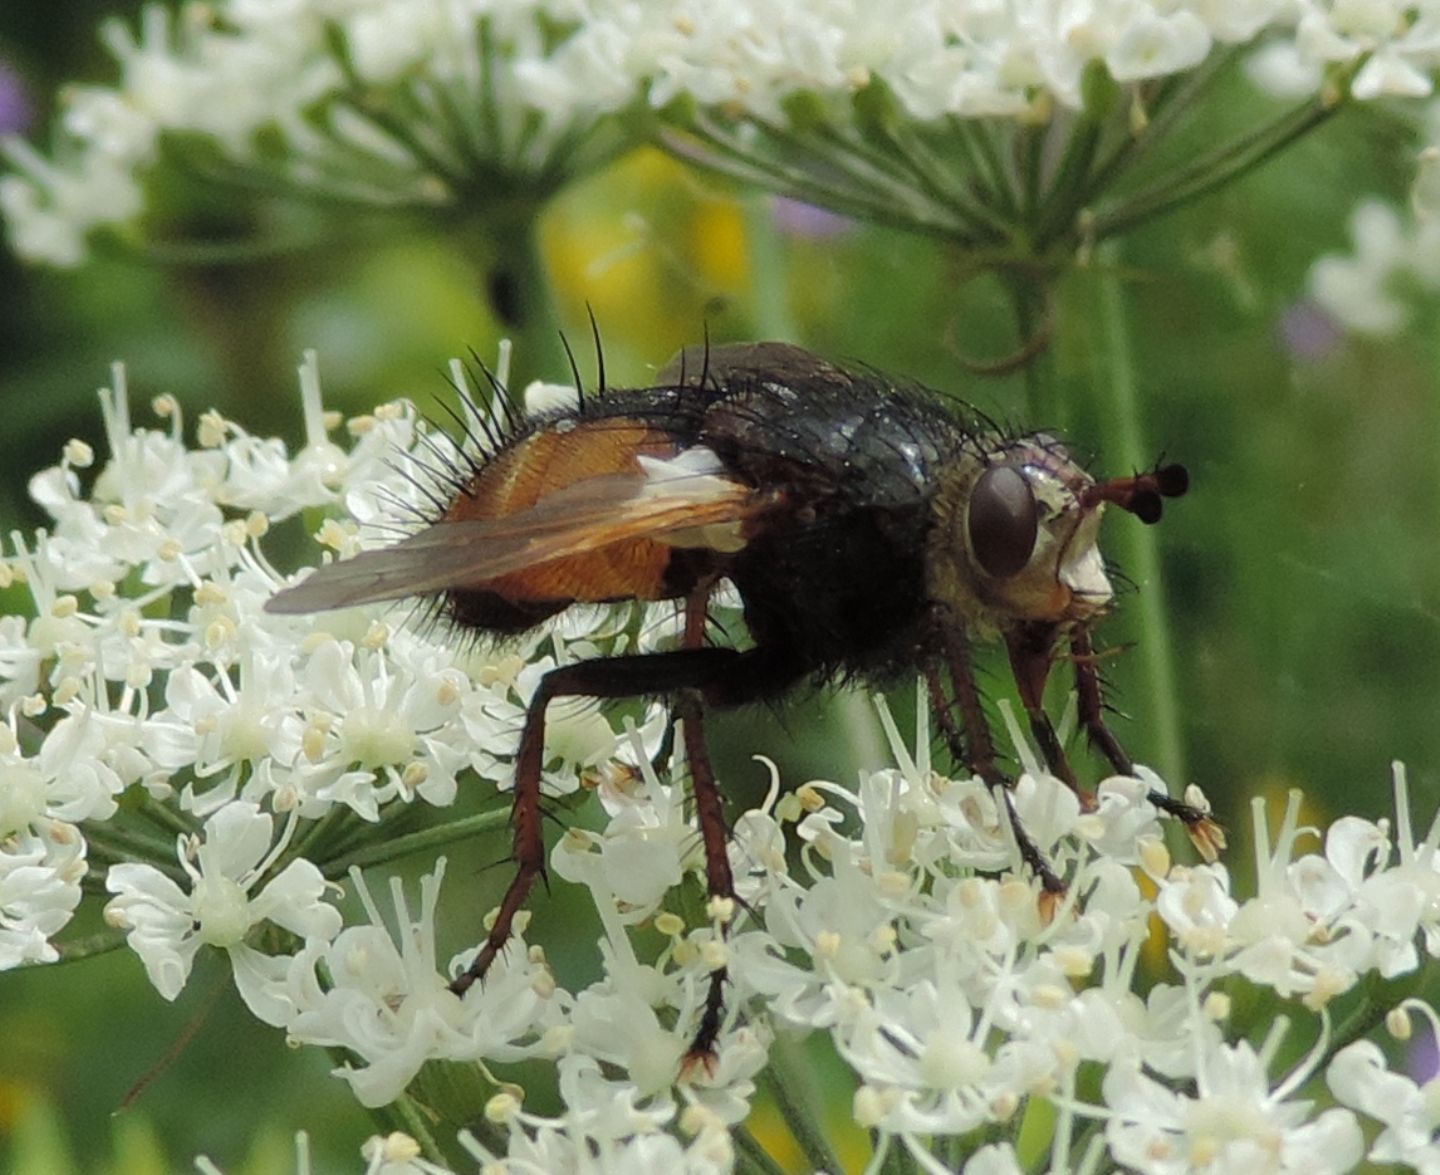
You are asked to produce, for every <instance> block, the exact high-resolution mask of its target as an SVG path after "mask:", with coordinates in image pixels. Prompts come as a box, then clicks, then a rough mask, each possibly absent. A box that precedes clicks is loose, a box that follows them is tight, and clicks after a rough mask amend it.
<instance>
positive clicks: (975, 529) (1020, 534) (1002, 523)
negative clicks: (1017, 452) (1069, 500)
mask: <svg viewBox="0 0 1440 1175" xmlns="http://www.w3.org/2000/svg"><path fill="white" fill-rule="evenodd" d="M966 526H967V527H968V528H969V531H970V550H971V551H972V552H974V554H975V561H976V562H977V563H979V564H980V568H981V570H982V571H984V572H985V574H986V575H991V576H994V577H995V578H996V579H1008V578H1009V577H1010V576H1012V575H1014V574H1016V572H1018V571H1021V570H1022V569H1023V568H1024V567H1025V564H1027V563H1028V562H1029V561H1030V553H1031V552H1032V551H1033V550H1034V549H1035V535H1036V532H1037V531H1038V530H1039V526H1040V523H1039V517H1038V511H1037V510H1036V507H1035V495H1034V494H1032V493H1031V492H1030V483H1029V482H1028V481H1026V480H1025V476H1024V474H1022V473H1020V471H1019V470H1017V469H1016V468H1015V467H1014V466H1012V465H996V466H992V467H991V468H990V469H987V470H986V471H985V472H984V473H982V474H981V475H980V479H979V480H978V481H977V482H976V483H975V488H974V489H972V490H971V491H970V509H969V511H968V512H967V516H966Z"/></svg>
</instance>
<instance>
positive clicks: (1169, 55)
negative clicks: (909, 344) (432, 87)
mask: <svg viewBox="0 0 1440 1175" xmlns="http://www.w3.org/2000/svg"><path fill="white" fill-rule="evenodd" d="M1437 26H1440V5H1437V4H1435V3H1434V2H1433V0H1422V2H1421V3H1420V4H1406V5H1402V4H1398V3H1386V2H1384V0H1382V2H1380V3H1369V2H1365V3H1348V4H1347V3H1343V2H1342V3H1328V2H1319V0H1298V2H1297V0H1229V2H1224V0H1222V2H1221V3H1184V2H1172V3H1158V2H1154V0H1119V2H1115V0H1111V2H1108V3H1101V2H1098V0H1094V2H1082V3H1076V4H1055V3H1051V2H1050V0H1018V2H1015V3H1003V4H1002V3H981V4H975V3H961V2H958V0H906V2H905V3H901V4H894V5H887V6H884V7H877V6H875V5H873V4H867V3H864V2H863V0H794V2H791V3H784V4H777V3H772V2H767V0H730V2H729V3H726V4H710V3H705V2H704V0H626V2H623V3H606V2H603V0H602V2H600V3H597V4H593V5H591V7H590V10H589V14H588V15H587V17H586V19H585V21H584V22H583V23H582V24H581V25H580V26H579V27H578V28H577V30H576V32H575V33H574V34H573V36H572V37H571V38H570V40H569V41H568V42H567V43H566V44H565V45H564V46H563V47H562V48H561V49H560V50H559V51H558V52H557V53H556V54H555V55H554V56H553V57H551V58H550V59H549V60H548V61H545V62H540V63H537V64H536V65H534V66H532V67H531V68H530V69H529V70H528V71H527V72H528V75H529V76H530V77H533V78H536V79H539V80H540V84H541V85H542V86H543V87H544V90H545V92H546V93H547V94H551V93H555V94H560V95H564V96H565V97H566V99H567V100H574V97H575V96H578V95H579V94H580V93H586V92H588V93H590V94H592V95H595V96H596V98H597V100H598V101H600V102H601V103H606V104H619V103H621V102H623V101H625V100H627V99H628V96H629V91H628V87H629V86H630V85H631V84H633V81H634V80H635V79H637V78H639V79H641V80H643V81H644V82H646V83H648V85H649V94H650V100H651V101H652V102H653V103H654V104H656V105H657V106H658V105H663V104H664V103H666V102H668V101H670V100H671V99H673V98H676V97H680V96H688V97H690V98H693V99H694V100H695V101H696V102H698V103H700V104H702V105H705V106H718V107H721V108H722V109H724V110H726V111H729V112H732V113H743V114H749V115H754V116H757V117H760V118H763V119H775V118H778V117H779V116H780V114H781V111H782V109H783V105H784V102H785V99H786V98H788V97H789V96H791V95H793V94H796V93H799V92H810V93H813V94H820V95H848V94H852V93H855V92H857V91H859V90H861V89H863V88H864V87H866V86H867V85H869V84H870V82H871V81H872V79H875V78H879V79H881V80H883V81H884V82H885V83H886V84H887V85H888V86H889V88H890V90H891V91H892V93H893V94H894V95H895V97H896V98H897V99H898V100H899V102H900V104H901V106H902V107H903V108H904V110H905V111H906V113H907V114H909V115H910V116H911V117H913V118H916V119H919V120H930V119H935V118H941V117H945V116H957V117H960V118H986V117H996V116H998V117H1015V116H1020V117H1027V118H1034V117H1044V116H1045V114H1046V113H1047V112H1048V110H1049V109H1050V107H1051V105H1053V104H1059V105H1061V106H1065V107H1069V108H1071V109H1079V108H1080V107H1081V106H1082V105H1083V101H1084V96H1083V93H1082V89H1083V80H1084V75H1085V72H1086V70H1087V68H1089V67H1091V66H1092V65H1103V66H1104V67H1105V69H1106V71H1107V72H1108V73H1109V75H1110V76H1111V77H1112V78H1113V79H1114V80H1116V81H1117V82H1121V83H1130V82H1141V81H1147V80H1150V79H1153V78H1160V77H1165V76H1168V75H1171V74H1178V73H1183V72H1185V71H1186V70H1189V69H1192V68H1194V67H1195V66H1197V65H1199V64H1200V63H1201V62H1202V61H1204V60H1205V59H1206V58H1207V57H1209V56H1210V54H1211V53H1212V52H1214V51H1216V50H1217V49H1220V48H1223V47H1225V46H1231V45H1239V44H1244V43H1247V42H1251V41H1257V40H1259V39H1260V38H1262V37H1264V36H1265V35H1266V34H1274V39H1273V40H1267V41H1266V42H1265V48H1264V50H1263V54H1262V56H1261V58H1260V59H1259V60H1258V61H1257V64H1256V69H1255V70H1254V74H1255V76H1256V78H1257V80H1259V81H1261V82H1262V83H1264V84H1266V85H1267V86H1268V87H1269V88H1271V89H1274V90H1276V91H1278V92H1284V93H1287V94H1303V93H1315V92H1318V90H1319V89H1320V86H1321V84H1322V83H1323V81H1324V78H1325V71H1326V70H1327V68H1329V67H1332V66H1336V65H1352V64H1358V63H1360V62H1362V61H1363V63H1364V64H1363V65H1362V66H1361V68H1360V70H1359V72H1358V74H1357V76H1356V78H1355V81H1354V85H1353V87H1352V88H1353V92H1354V94H1355V96H1356V97H1360V98H1375V97H1379V96H1381V95H1404V96H1407V97H1413V96H1416V95H1425V94H1428V93H1430V87H1431V78H1430V74H1431V72H1432V71H1433V70H1434V69H1435V67H1436V66H1437V65H1440V40H1437V37H1436V28H1437Z"/></svg>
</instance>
